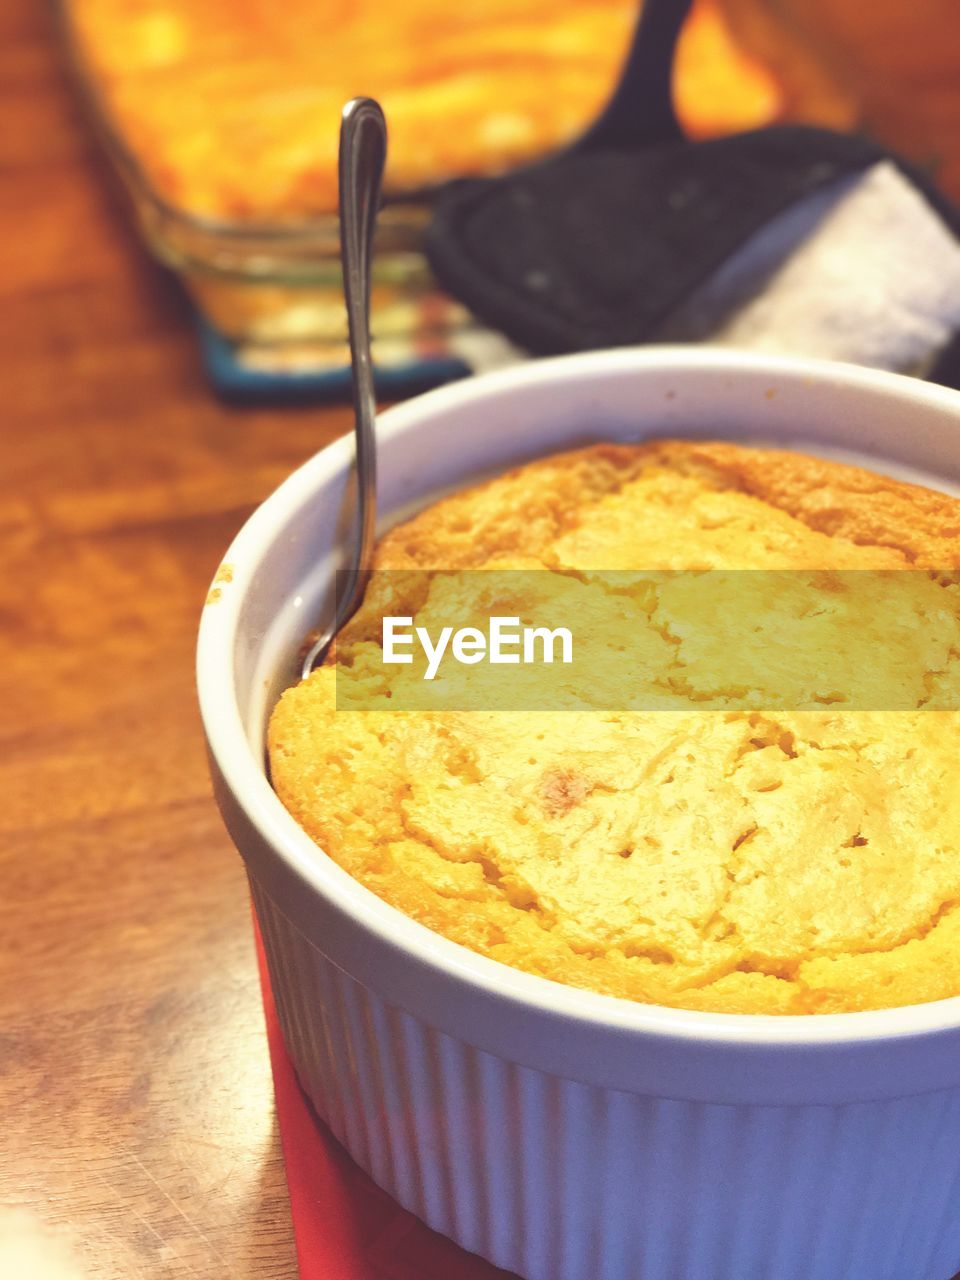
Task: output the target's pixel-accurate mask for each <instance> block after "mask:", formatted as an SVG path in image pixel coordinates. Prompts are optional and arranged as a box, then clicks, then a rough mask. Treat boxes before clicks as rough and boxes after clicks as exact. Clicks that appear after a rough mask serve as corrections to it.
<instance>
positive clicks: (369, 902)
mask: <svg viewBox="0 0 960 1280" xmlns="http://www.w3.org/2000/svg"><path fill="white" fill-rule="evenodd" d="M644 368H648V369H657V370H660V371H663V372H676V373H677V374H678V375H679V374H682V373H684V372H685V371H688V372H689V371H693V370H697V371H699V372H703V371H713V372H727V373H729V374H731V375H732V376H736V375H738V374H741V373H744V374H745V373H750V374H754V375H757V374H761V375H763V376H764V377H770V378H777V377H780V378H786V379H793V380H797V379H802V380H818V381H819V380H826V381H831V382H833V383H835V384H836V383H840V384H844V385H846V386H848V387H853V388H857V387H860V388H864V389H866V390H870V391H873V392H877V391H884V390H885V391H886V392H888V393H889V394H891V395H893V396H895V397H896V398H897V399H899V400H900V401H902V402H903V403H904V404H908V403H911V402H912V403H923V404H925V405H928V406H930V407H940V408H941V409H944V410H946V411H948V412H950V413H952V414H954V415H955V416H956V417H957V420H958V431H960V394H958V393H957V392H955V391H952V390H950V389H948V388H945V387H940V386H937V385H935V384H931V383H925V382H920V381H919V380H916V379H913V378H907V377H903V376H901V375H899V374H893V373H886V372H881V371H877V370H873V369H866V368H862V367H860V366H856V365H848V364H842V363H839V362H833V361H825V360H805V359H804V360H801V359H794V358H790V357H777V356H761V355H757V354H753V353H747V352H735V351H726V350H720V349H709V348H700V349H697V348H681V347H668V346H663V347H650V348H641V349H631V348H625V349H620V350H615V351H603V352H587V353H583V354H578V355H572V356H559V357H555V358H551V359H547V360H538V361H532V362H530V363H528V364H524V365H521V366H518V367H514V368H510V369H506V370H502V371H498V372H495V373H489V374H483V375H479V376H476V377H472V378H468V379H465V380H463V381H461V382H456V383H452V384H450V385H447V386H444V387H440V388H437V389H436V390H434V391H429V392H427V393H425V394H424V395H421V396H417V397H415V398H413V399H411V400H408V401H406V402H404V403H402V404H399V405H397V406H395V407H393V408H391V409H388V410H386V411H385V412H383V413H382V414H381V415H379V417H378V420H377V431H378V435H379V437H380V438H381V439H388V438H391V437H393V436H396V435H399V434H402V433H404V432H406V431H408V430H412V429H415V427H416V425H417V423H418V421H419V420H420V419H421V418H423V417H424V416H425V415H426V414H427V413H433V412H435V411H444V412H446V411H449V410H456V408H457V407H458V406H461V405H464V404H468V403H471V402H474V401H476V400H478V399H484V398H486V397H487V396H488V395H492V394H500V393H502V392H505V391H510V390H511V389H513V388H528V387H535V386H537V385H548V384H552V385H555V384H556V383H557V382H563V381H565V380H577V378H578V377H579V376H581V375H582V374H584V373H589V374H591V375H592V374H597V373H603V372H605V371H607V372H622V371H625V370H629V369H638V370H639V369H644ZM352 457H353V439H352V435H350V434H348V435H346V436H344V437H341V438H340V439H338V440H336V441H335V442H334V443H333V444H331V445H329V446H327V447H326V448H325V449H323V450H321V451H320V452H319V453H317V454H314V455H313V456H312V457H311V458H309V459H308V460H307V461H306V462H305V463H304V464H303V465H302V466H300V467H299V468H298V469H297V470H295V471H294V472H293V473H292V474H291V475H290V476H289V477H288V478H287V479H286V480H285V481H283V482H282V483H281V484H280V485H279V487H278V488H277V489H275V490H274V491H273V493H271V494H270V496H269V497H268V498H266V499H265V501H264V502H263V503H261V505H260V506H259V507H257V508H256V510H255V511H254V512H253V513H252V515H251V516H250V517H249V519H248V520H247V521H246V523H245V524H244V525H243V527H242V528H241V530H240V531H239V533H238V534H237V535H236V537H235V538H234V540H233V542H232V543H231V545H230V547H229V549H228V550H227V551H226V552H225V554H224V556H223V562H224V563H226V562H229V563H230V565H231V567H232V571H233V572H232V579H231V581H230V582H219V583H217V585H218V587H219V588H220V592H219V596H218V599H217V602H216V606H215V607H207V608H205V609H204V611H203V616H202V619H201V625H200V633H199V638H198V646H197V682H198V689H199V699H200V709H201V715H202V718H203V723H204V728H205V732H206V736H207V740H208V743H209V746H210V750H211V752H212V753H213V756H214V758H215V760H216V762H217V766H218V768H219V770H220V772H221V773H222V775H223V778H224V781H225V783H226V784H227V786H228V787H229V789H230V791H231V793H232V795H233V797H234V799H235V800H236V802H237V803H238V804H239V805H240V806H241V808H242V809H243V811H244V813H245V814H246V817H247V818H248V820H249V821H250V822H251V823H252V824H253V826H254V828H255V829H256V830H257V831H258V833H259V835H260V836H261V837H262V839H263V840H264V841H266V843H267V844H268V845H270V846H271V847H272V848H273V849H274V850H275V851H276V852H277V853H278V854H280V855H281V857H282V858H283V859H284V861H285V862H286V864H287V865H288V867H289V868H290V869H291V870H292V871H293V872H294V873H295V875H296V876H297V877H298V878H299V879H300V880H302V881H303V882H305V883H306V884H308V885H309V886H310V887H311V888H312V889H313V890H314V891H315V892H316V893H318V894H320V895H322V896H323V897H324V898H326V899H327V900H328V901H330V902H331V903H332V904H333V905H334V906H335V907H336V908H337V909H338V910H339V911H340V912H342V913H343V914H344V915H345V916H347V917H348V918H350V919H351V920H352V921H353V922H354V923H355V924H356V925H357V926H358V927H360V928H362V929H364V930H366V931H368V932H370V933H373V934H375V935H376V936H377V938H378V939H379V940H380V941H381V942H382V943H383V944H385V945H386V946H388V947H391V948H396V949H399V950H400V951H402V952H405V953H407V954H408V955H410V956H411V957H412V958H413V959H415V960H416V961H417V962H418V963H419V964H420V965H422V966H424V967H426V968H428V969H431V970H435V971H440V972H442V973H443V974H444V975H446V976H447V977H449V978H451V979H453V980H454V981H456V982H458V983H460V984H463V985H464V986H466V987H469V988H473V989H474V990H476V991H478V992H483V993H484V994H485V995H487V996H492V997H495V998H496V999H498V1000H501V1001H508V1002H511V1003H515V1004H518V1005H521V1006H525V1007H528V1008H533V1009H537V1010H540V1011H542V1012H543V1013H545V1014H549V1015H550V1016H552V1017H556V1016H557V1015H560V1016H564V1017H568V1018H572V1019H575V1020H576V1021H578V1022H579V1023H581V1024H592V1025H594V1026H600V1027H604V1028H607V1029H609V1030H616V1031H618V1032H620V1033H630V1032H636V1033H638V1034H642V1035H644V1036H650V1035H657V1036H663V1037H667V1038H670V1039H688V1040H690V1039H692V1040H698V1041H703V1042H710V1043H713V1044H717V1045H722V1044H730V1045H737V1046H745V1045H751V1044H752V1045H755V1046H757V1047H763V1046H782V1047H787V1046H791V1045H796V1046H804V1045H806V1046H813V1045H817V1044H819V1045H823V1046H827V1045H845V1044H849V1045H852V1044H857V1043H860V1044H862V1043H864V1042H865V1041H874V1040H883V1039H901V1038H904V1037H914V1036H920V1035H930V1034H932V1033H936V1032H940V1031H947V1030H953V1029H956V1028H957V1027H958V1026H960V996H953V997H950V998H948V999H945V1000H937V1001H931V1002H928V1003H925V1004H914V1005H902V1006H897V1007H894V1008H890V1009H877V1010H869V1011H864V1012H856V1013H830V1014H753V1013H749V1014H739V1013H709V1012H701V1011H698V1010H689V1009H676V1008H672V1007H669V1006H665V1005H654V1004H644V1003H641V1002H639V1001H633V1000H628V999H624V998H621V997H616V996H608V995H602V994H600V993H598V992H593V991H589V990H586V989H584V988H580V987H573V986H568V985H566V984H564V983H560V982H555V981H553V980H551V979H548V978H541V977H538V976H536V975H534V974H530V973H527V972H525V971H523V970H521V969H515V968H513V967H512V966H509V965H505V964H503V963H501V962H500V961H497V960H493V959H490V958H488V957H487V956H483V955H481V954H480V953H479V952H474V951H471V950H470V949H469V948H467V947H465V946H462V945H460V944H459V943H456V942H453V941H452V940H450V939H448V938H446V937H444V936H443V935H441V934H438V933H435V932H433V931H432V930H430V929H428V928H427V927H426V926H425V925H422V924H420V923H418V922H417V921H415V920H413V919H412V918H411V917H409V916H407V915H405V914H404V913H403V912H401V911H400V910H399V909H397V908H396V907H392V906H390V905H389V904H388V903H387V902H385V901H383V900H382V899H381V898H378V897H377V896H376V894H374V893H373V892H372V891H370V890H369V889H367V888H366V887H365V886H364V885H362V884H361V883H360V882H359V881H357V880H355V879H354V878H353V877H352V876H350V875H349V873H348V872H346V871H344V870H343V868H342V867H340V866H339V865H338V864H337V863H336V862H335V861H334V860H333V859H332V858H331V857H330V856H329V855H328V854H326V853H325V852H324V851H323V850H322V849H321V848H320V846H319V845H317V844H316V843H315V842H314V841H313V840H312V839H311V837H310V836H308V835H307V833H306V832H305V831H304V830H303V829H302V828H301V827H300V826H299V825H298V824H297V822H296V821H295V820H294V819H293V817H292V816H291V815H290V814H289V813H288V812H287V810H286V809H285V808H284V807H283V805H282V804H281V802H280V799H279V797H278V796H277V795H276V793H275V791H274V790H273V788H272V787H271V785H270V783H269V781H268V779H267V776H266V773H265V771H264V768H263V762H262V759H258V758H257V755H256V754H255V753H254V751H253V750H252V748H251V747H250V744H249V742H248V738H247V732H246V726H245V725H244V723H243V721H242V717H241V715H240V710H239V707H238V704H237V700H236V696H235V693H234V671H233V661H232V654H233V652H234V642H235V638H236V632H237V623H238V618H239V614H240V609H241V606H242V603H243V600H244V598H245V595H246V592H247V589H248V587H249V586H250V583H251V580H252V578H253V576H254V575H253V570H254V568H255V566H256V565H257V563H258V561H259V558H260V555H261V553H262V551H263V549H264V548H266V547H268V546H269V545H271V543H272V541H273V540H274V539H275V537H276V535H277V534H278V532H279V531H280V530H281V528H282V527H283V524H284V520H285V516H286V513H287V511H288V509H289V507H290V506H291V505H296V503H297V502H298V501H299V500H300V499H302V498H304V497H306V496H307V495H309V493H310V492H311V491H312V490H314V489H315V488H317V486H318V485H319V484H320V483H321V482H322V480H323V479H325V478H327V477H329V476H331V475H332V474H335V473H337V472H340V471H343V470H344V469H345V468H346V467H348V466H349V465H350V462H351V460H352Z"/></svg>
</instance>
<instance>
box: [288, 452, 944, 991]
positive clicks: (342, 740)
mask: <svg viewBox="0 0 960 1280" xmlns="http://www.w3.org/2000/svg"><path fill="white" fill-rule="evenodd" d="M493 565H497V566H503V565H508V566H509V565H518V566H521V567H524V568H529V567H530V566H531V565H540V566H543V567H544V568H549V569H553V570H555V571H556V573H557V574H558V575H559V574H563V575H564V576H567V577H569V576H570V575H571V574H575V573H579V574H581V575H583V574H588V573H589V571H591V570H628V569H633V570H637V569H649V570H681V569H700V568H707V567H709V568H714V569H771V570H773V569H776V570H780V569H803V570H811V569H812V570H822V569H843V570H848V569H849V570H857V569H862V570H870V571H874V572H877V573H882V572H886V571H893V570H903V569H914V570H918V571H921V572H917V573H914V574H909V575H903V577H904V578H907V579H910V580H912V581H914V582H915V583H916V584H917V591H918V592H919V595H918V597H917V599H918V600H919V601H920V604H921V605H922V608H923V609H925V610H927V613H928V615H929V616H930V617H933V614H934V611H935V610H939V611H940V615H941V618H946V619H947V623H946V624H944V625H943V626H941V627H940V629H939V632H938V637H937V638H936V640H931V642H930V643H931V645H932V646H933V645H937V646H939V648H937V649H936V651H934V648H932V647H931V649H930V650H929V652H928V651H927V650H925V649H924V648H923V647H922V645H921V647H920V648H919V650H918V652H919V653H920V660H919V667H920V668H921V669H919V670H918V672H917V684H916V704H917V705H916V708H915V709H912V710H908V711H883V710H878V711H843V712H841V711H836V710H832V709H827V710H823V711H793V712H790V711H784V712H782V713H780V712H778V713H776V714H772V713H769V712H763V711H745V710H731V711H723V710H722V711H707V712H705V711H702V710H698V709H697V702H696V698H695V697H690V696H689V694H685V693H684V691H683V689H680V690H679V691H676V690H675V691H674V693H673V695H672V697H673V701H672V704H671V705H672V706H673V708H674V709H673V710H671V711H670V713H669V714H667V715H664V714H662V713H659V712H650V711H621V710H596V711H566V712H558V711H542V712H519V711H468V712H456V711H438V712H428V713H418V712H405V711H387V710H384V711H345V710H339V711H338V710H337V709H336V706H335V688H334V681H335V678H336V675H335V669H334V667H333V666H332V665H329V664H328V665H327V666H325V667H324V668H323V669H321V670H320V671H317V672H315V673H314V674H313V675H312V676H311V677H310V679H308V680H307V681H305V682H303V683H302V684H300V685H299V686H297V687H296V688H294V689H291V690H289V691H288V692H287V693H285V694H284V696H283V698H282V699H281V701H280V703H279V704H278V706H277V708H276V710H275V712H274V715H273V717H272V720H271V725H270V733H269V750H270V764H271V770H272V776H273V781H274V785H275V787H276V789H277V792H278V794H279V795H280V797H281V799H282V800H283V802H284V804H285V805H286V806H287V808H288V809H289V810H290V811H291V813H292V814H293V815H294V816H295V817H296V818H297V820H298V821H299V822H300V823H301V824H302V826H303V827H304V828H305V830H306V831H307V832H308V833H309V834H310V835H311V836H312V837H313V838H314V839H315V840H316V841H317V843H318V844H319V845H320V847H321V848H322V849H323V850H324V851H325V852H326V853H328V854H329V855H330V856H331V857H332V858H334V859H335V860H336V861H337V862H339V863H340V864H341V865H342V866H343V867H345V868H346V869H347V870H348V871H349V872H350V873H351V874H352V875H354V876H355V877H356V878H357V879H358V880H360V881H361V882H362V883H364V884H365V885H367V886H368V887H369V888H370V889H372V890H373V891H374V892H375V893H377V894H378V895H380V896H381V897H382V898H384V899H386V900H387V901H388V902H390V903H392V904H393V905H394V906H396V907H398V908H399V909H401V910H402V911H405V912H406V913H407V914H409V915H410V916H412V917H414V918H415V919H417V920H419V921H421V922H422V923H424V924H425V925H427V926H428V927H430V928H432V929H434V930H436V931H437V932H439V933H442V934H445V935H446V936H447V937H449V938H452V939H453V940H454V941H456V942H460V943H462V944H463V945H465V946H468V947H471V948H473V949H474V950H477V951H480V952H482V953H484V954H486V955H488V956H491V957H493V958H494V959H497V960H501V961H503V962H504V963H506V964H509V965H512V966H515V967H517V968H521V969H525V970H527V971H529V972H531V973H536V974H541V975H543V976H546V977H548V978H552V979H555V980H557V981H560V982H566V983H570V984H573V985H577V986H582V987H587V988H590V989H593V990H596V991H602V992H606V993H609V994H612V995H616V996H621V997H626V998H629V999H634V1000H642V1001H648V1002H654V1003H660V1004H667V1005H674V1006H679V1007H685V1008H691V1009H705V1010H714V1011H726V1012H750V1013H780V1014H785V1013H815V1012H839V1011H850V1010H858V1009H869V1008H881V1007H886V1006H892V1005H899V1004H909V1003H915V1002H922V1001H927V1000H934V999H939V998H943V997H946V996H951V995H957V994H960V790H958V788H957V787H956V785H955V776H956V762H957V759H958V756H960V719H958V714H957V713H956V712H954V711H934V710H923V709H921V708H922V707H923V705H924V702H925V701H928V700H929V695H930V690H931V688H932V687H933V684H936V683H937V682H941V683H942V681H943V679H944V676H945V673H946V672H947V671H948V670H949V669H951V668H952V667H953V666H954V664H957V663H960V639H955V640H951V639H950V636H951V634H952V632H951V631H950V627H951V626H956V623H957V618H958V616H960V604H958V601H957V593H958V590H960V588H958V587H957V586H956V584H955V577H956V575H955V573H951V572H948V571H955V570H957V569H958V568H960V502H958V501H956V500H954V499H952V498H948V497H945V496H943V495H940V494H936V493H933V492H932V491H929V490H925V489H920V488H916V487H913V486H909V485H905V484H900V483H897V482H895V481H891V480H887V479H883V478H881V477H879V476H876V475H873V474H871V473H868V472H866V471H861V470H858V469H855V468H851V467H847V466H842V465H840V464H837V463H830V462H822V461H818V460H814V459H812V458H806V457H802V456H800V455H794V454H789V453H782V452H775V451H765V450H752V449H744V448H738V447H736V446H732V445H725V444H690V443H684V442H671V441H666V442H656V443H653V444H648V445H642V446H596V447H593V448H590V449H586V450H582V451H578V452H576V453H571V454H566V455H558V456H556V457H553V458H547V459H543V460H541V461H538V462H535V463H532V464H530V465H528V466H526V467H523V468H520V469H518V470H517V471H514V472H511V473H509V474H508V475H505V476H502V477H499V478H497V479H495V480H493V481H491V482H489V483H488V484H486V485H484V486H482V487H480V488H477V489H472V490H468V491H466V492H464V493H462V494H458V495H455V496H454V497H451V498H448V499H445V500H444V501H442V502H440V503H438V504H436V505H435V506H433V507H431V508H430V509H428V510H427V511H425V512H423V513H422V514H421V515H420V516H418V517H416V518H415V519H414V520H412V521H410V522H409V523H408V524H405V525H403V526H401V527H399V528H397V529H395V530H394V531H392V532H391V533H390V534H388V535H387V536H386V537H385V538H384V539H383V540H382V542H381V544H380V547H379V550H378V567H380V568H390V569H411V570H414V569H415V570H418V571H422V570H425V569H451V568H453V569H471V568H490V567H491V566H493ZM924 570H930V571H934V570H936V571H937V572H935V573H934V572H930V573H929V574H928V573H925V572H922V571H924ZM478 576H479V575H478ZM541 576H542V577H543V578H544V579H549V578H551V577H553V576H554V575H553V574H542V575H541ZM410 580H411V581H412V582H415V583H417V584H419V585H418V586H417V588H416V590H417V591H419V592H420V596H421V598H420V599H419V600H418V601H415V602H414V603H413V605H412V606H411V607H412V608H413V609H414V612H415V613H416V615H417V616H420V612H421V611H426V610H428V609H429V607H430V602H429V593H428V594H427V595H424V587H423V583H424V582H425V581H426V582H427V583H428V585H429V581H430V580H429V575H425V574H423V573H422V572H421V573H418V574H414V575H411V576H410ZM397 581H398V584H402V582H403V579H402V577H401V576H400V575H398V578H397ZM681 581H682V579H681ZM381 582H382V580H381ZM387 589H388V588H387V587H383V586H382V585H381V584H380V582H378V586H377V590H378V591H382V590H387ZM397 590H398V591H399V593H400V595H399V597H398V600H399V602H400V603H404V604H407V605H410V600H409V599H404V598H403V591H404V588H403V587H402V585H398V587H397ZM380 606H382V601H379V602H378V601H372V600H368V601H367V602H366V603H365V606H364V609H363V610H362V611H361V613H360V614H359V615H358V616H357V618H356V619H355V621H354V623H353V624H351V627H350V628H348V630H347V632H346V633H345V634H344V635H343V637H342V638H341V642H340V644H339V647H338V655H337V657H338V660H339V661H340V662H341V663H350V664H353V663H356V662H358V661H361V660H362V659H363V656H364V654H367V656H369V646H370V645H371V644H372V643H373V641H372V639H371V621H370V620H371V617H372V616H373V615H374V614H375V613H376V611H377V608H380ZM381 611H382V609H381ZM898 634H899V633H898ZM957 636H958V637H960V631H958V632H957ZM944 637H946V639H944ZM915 642H916V636H914V637H913V638H912V640H911V643H914V644H915ZM897 643H898V640H897V639H896V637H894V639H893V640H891V641H890V645H886V646H884V648H883V652H882V653H880V651H879V646H880V644H881V641H880V640H878V639H877V637H872V638H871V642H870V647H869V649H868V652H866V653H865V655H864V662H865V664H866V665H870V664H871V663H872V662H883V661H887V660H888V658H889V654H888V652H887V649H888V648H889V647H890V646H892V647H894V648H895V647H896V644H897ZM396 670H397V671H398V672H406V671H407V668H403V667H400V668H396ZM398 678H399V677H398ZM390 682H391V681H390V677H389V676H388V677H387V679H386V682H385V687H384V690H383V694H384V697H386V696H388V694H389V685H390ZM931 682H933V684H932V683H931ZM398 687H399V686H398ZM685 699H686V705H685V704H684V700H685ZM383 705H384V706H386V705H387V704H386V702H384V704H383Z"/></svg>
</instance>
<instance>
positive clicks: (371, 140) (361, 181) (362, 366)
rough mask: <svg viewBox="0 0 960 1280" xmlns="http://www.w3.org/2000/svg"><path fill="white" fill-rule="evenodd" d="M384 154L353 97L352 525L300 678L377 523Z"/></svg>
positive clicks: (350, 611) (362, 565) (344, 198)
mask: <svg viewBox="0 0 960 1280" xmlns="http://www.w3.org/2000/svg"><path fill="white" fill-rule="evenodd" d="M386 156H387V125H386V121H385V120H384V117H383V111H382V110H381V109H380V104H379V103H377V102H374V100H373V99H372V98H353V99H351V101H350V102H348V103H347V105H346V106H345V107H344V108H343V114H342V115H341V117H340V157H339V181H340V262H341V264H342V266H343V289H344V294H345V296H346V302H347V324H348V327H349V331H350V361H351V366H352V371H353V423H354V435H355V439H356V450H357V522H356V541H355V543H354V548H353V559H352V562H351V564H350V567H349V569H348V570H347V572H346V574H345V576H344V577H343V579H342V580H341V584H340V589H339V590H338V591H337V605H336V610H335V613H334V616H333V620H332V622H330V623H328V624H327V625H326V626H325V627H323V628H322V629H321V634H320V638H319V639H318V640H317V641H316V643H315V644H314V645H313V646H312V647H311V649H310V651H309V652H308V653H307V655H306V657H305V658H304V660H303V667H302V669H301V674H302V676H303V678H304V679H306V678H307V676H308V675H309V674H310V672H311V671H312V670H313V668H314V667H315V666H316V665H317V663H318V662H320V661H321V659H322V658H323V656H324V654H325V653H326V652H327V650H328V649H329V647H330V644H331V642H332V640H333V638H334V636H335V635H336V634H337V632H338V631H339V630H340V629H341V628H342V627H343V625H344V624H345V623H346V622H348V621H349V619H350V618H352V617H353V615H354V614H355V613H356V611H357V609H358V608H359V607H360V603H361V601H362V600H363V595H364V592H365V591H366V588H367V582H368V580H369V577H370V567H371V564H372V563H373V546H374V539H375V530H376V523H377V438H376V433H375V424H376V416H377V401H376V396H375V395H374V390H373V364H372V362H371V359H370V258H371V254H372V249H373V230H374V227H375V225H376V221H377V209H378V207H379V204H380V183H381V180H382V178H383V166H384V161H385V160H386Z"/></svg>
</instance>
